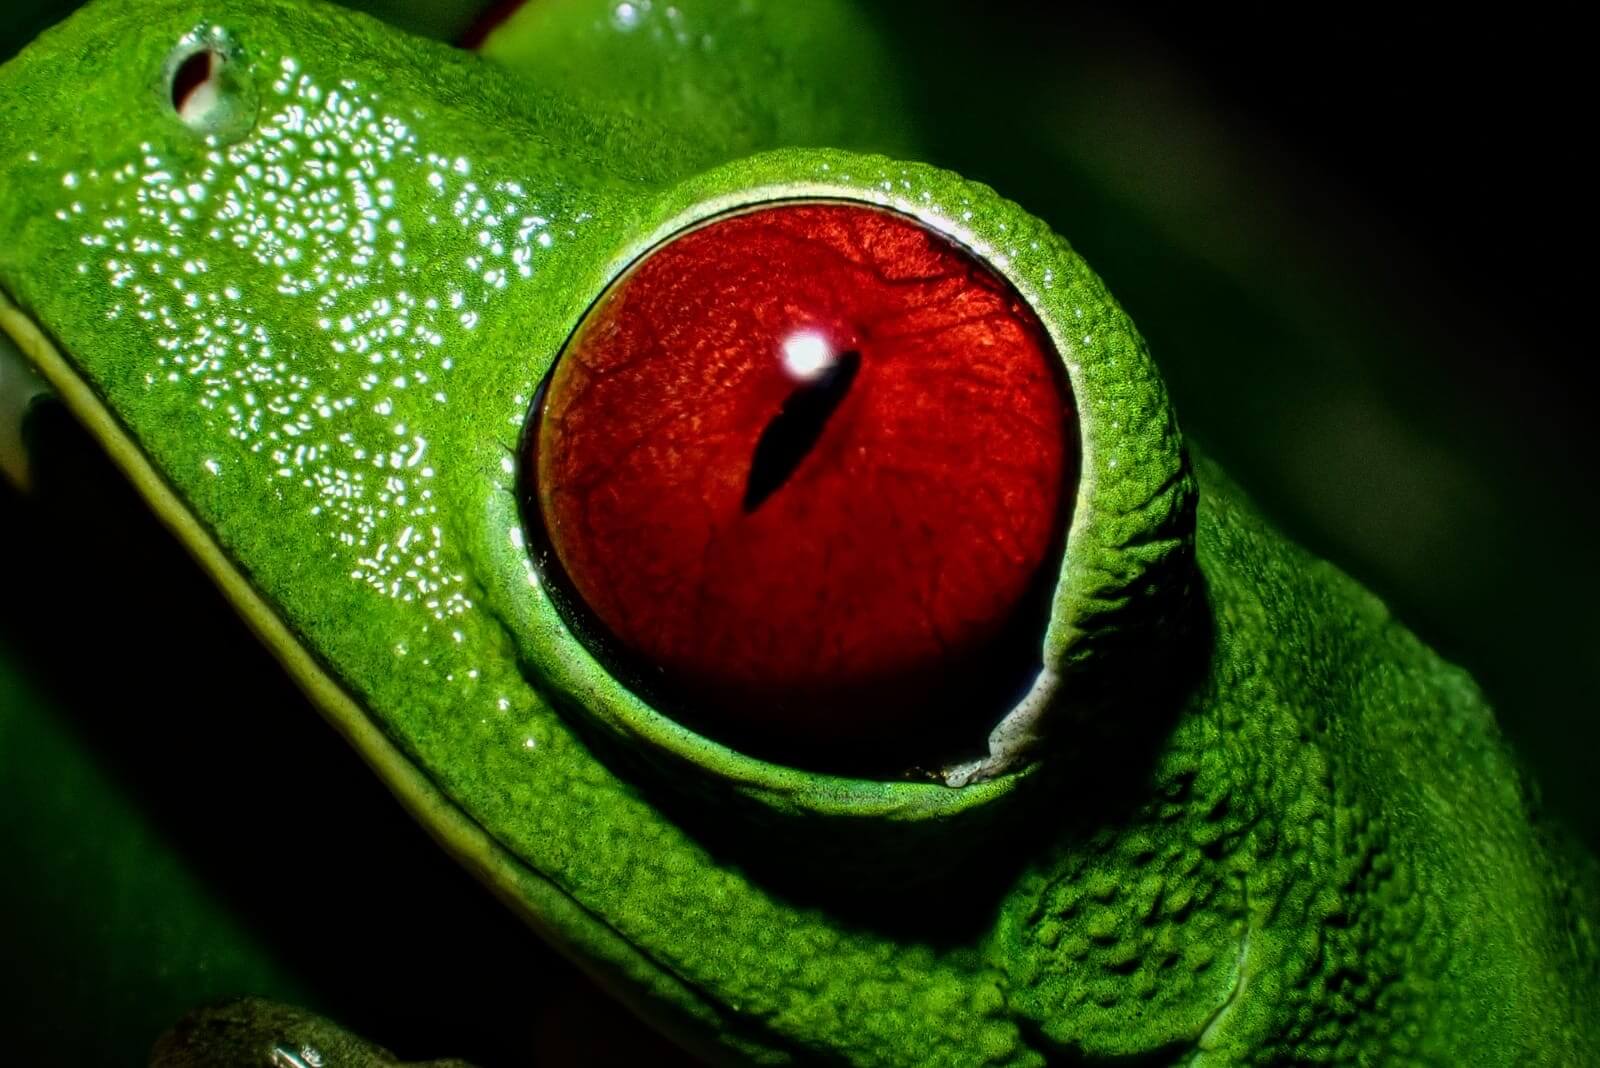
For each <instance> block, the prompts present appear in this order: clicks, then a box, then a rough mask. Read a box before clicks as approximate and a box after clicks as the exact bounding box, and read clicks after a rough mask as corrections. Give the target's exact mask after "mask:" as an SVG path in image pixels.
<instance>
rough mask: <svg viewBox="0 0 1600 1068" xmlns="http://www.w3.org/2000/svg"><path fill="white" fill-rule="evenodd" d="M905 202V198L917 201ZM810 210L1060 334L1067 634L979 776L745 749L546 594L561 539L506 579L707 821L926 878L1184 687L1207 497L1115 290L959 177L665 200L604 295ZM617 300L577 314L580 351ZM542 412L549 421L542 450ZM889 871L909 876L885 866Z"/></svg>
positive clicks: (608, 734)
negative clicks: (716, 818) (851, 768)
mask: <svg viewBox="0 0 1600 1068" xmlns="http://www.w3.org/2000/svg"><path fill="white" fill-rule="evenodd" d="M901 187H903V188H904V189H906V190H907V191H906V192H905V193H904V195H901V194H899V193H896V192H895V190H896V189H897V188H901ZM919 190H923V191H927V192H928V193H929V194H930V195H929V196H928V197H926V198H924V197H919V196H917V195H916V193H917V192H918V191H919ZM795 203H804V204H843V205H856V206H859V207H863V208H876V209H879V210H887V211H889V212H892V213H894V214H896V215H897V216H899V217H902V218H906V219H909V220H914V221H915V223H916V224H917V225H919V226H921V227H926V228H927V229H928V230H931V231H933V232H935V233H937V234H939V235H942V238H943V239H944V240H948V241H950V242H953V243H954V244H955V245H956V246H957V247H959V248H960V249H962V250H963V251H964V252H965V254H967V255H970V256H972V257H974V258H976V259H977V260H978V261H979V262H980V263H981V264H982V265H984V266H985V267H986V268H987V269H988V270H989V271H992V272H994V273H995V274H996V275H998V276H1000V277H1001V278H1002V279H1003V280H1004V282H1005V283H1007V284H1008V285H1009V286H1010V287H1012V288H1013V289H1014V290H1015V293H1016V294H1017V295H1018V296H1019V297H1020V298H1021V300H1022V301H1023V302H1024V303H1025V305H1026V307H1027V308H1028V309H1030V310H1031V312H1032V314H1033V315H1034V316H1036V317H1037V319H1038V322H1039V324H1040V325H1041V326H1042V328H1043V330H1044V332H1045V333H1046V334H1047V335H1048V338H1049V341H1050V344H1051V346H1052V348H1053V351H1052V353H1051V355H1052V357H1053V358H1055V359H1059V361H1060V363H1061V367H1062V369H1063V370H1064V372H1065V378H1066V381H1067V384H1068V385H1069V386H1070V392H1071V398H1072V401H1073V402H1074V404H1075V406H1076V416H1077V419H1076V427H1075V429H1076V432H1077V434H1078V435H1079V442H1078V445H1079V448H1080V454H1081V455H1080V464H1081V467H1080V468H1079V470H1078V472H1077V477H1076V478H1075V480H1074V483H1073V485H1071V486H1068V487H1065V488H1064V494H1065V495H1066V497H1067V498H1068V501H1069V503H1070V507H1071V511H1070V516H1071V519H1070V527H1069V528H1068V530H1067V532H1066V537H1065V544H1064V546H1063V547H1062V549H1061V551H1060V554H1059V556H1058V557H1057V558H1056V559H1057V560H1058V561H1059V563H1058V564H1057V565H1053V566H1057V567H1058V573H1057V574H1055V575H1054V576H1052V578H1053V581H1052V582H1051V583H1050V589H1049V597H1048V606H1047V608H1048V612H1047V615H1048V621H1047V623H1046V624H1045V625H1044V627H1043V628H1042V629H1043V633H1042V634H1038V635H1035V636H1034V639H1033V640H1034V641H1036V642H1037V646H1036V648H1037V652H1038V654H1039V656H1040V659H1041V660H1042V664H1043V669H1042V671H1041V672H1040V674H1039V677H1038V682H1037V684H1036V685H1035V686H1034V688H1033V690H1032V691H1031V692H1030V694H1029V695H1028V696H1027V697H1025V698H1023V699H1022V700H1020V701H1018V702H1017V703H1016V704H1015V705H1014V706H1012V707H1010V708H1009V709H1008V710H1006V711H1005V712H1004V714H1002V715H1000V716H999V717H998V718H997V720H996V721H994V722H993V724H992V726H991V727H990V728H988V729H987V730H986V732H985V733H987V737H986V738H980V739H978V740H977V743H978V744H977V745H976V746H975V752H973V753H972V754H971V755H970V756H968V757H966V758H965V759H961V760H957V761H952V762H950V763H947V764H944V765H941V766H936V767H918V768H915V769H910V770H909V771H901V772H899V773H895V772H894V771H892V770H891V771H890V772H888V773H886V774H860V773H846V774H836V773H829V772H826V771H817V770H808V769H806V768H804V767H796V766H789V765H786V764H785V763H783V762H782V761H781V759H773V758H772V756H771V755H770V754H763V757H765V759H762V758H757V757H755V756H752V755H750V754H749V753H746V752H742V751H741V750H740V749H739V748H738V747H737V746H734V745H728V744H723V743H721V742H719V741H717V740H716V739H715V738H713V737H711V736H708V735H707V734H704V733H701V732H699V731H697V730H694V729H691V728H690V727H689V726H686V725H685V724H684V723H683V722H680V721H679V720H678V719H677V718H675V717H674V716H672V715H668V714H666V713H665V712H663V711H662V710H661V709H660V708H659V707H657V706H656V705H655V704H654V703H653V702H652V701H650V700H648V699H646V698H643V697H641V696H639V694H638V693H636V692H634V691H633V690H631V689H630V688H629V687H628V686H627V685H625V684H624V683H623V682H620V681H619V680H618V679H617V678H616V677H615V676H614V675H613V673H612V672H611V671H610V670H608V668H607V666H606V664H604V663H602V659H604V658H606V657H607V656H608V655H609V654H608V652H607V650H606V647H605V643H604V641H603V640H602V641H600V642H595V643H592V647H591V645H588V644H586V643H585V640H584V639H585V638H586V637H592V636H591V635H584V634H580V633H578V631H580V630H581V626H580V627H577V628H575V627H574V626H573V623H572V614H571V613H570V612H568V611H567V609H568V608H569V607H570V606H567V605H563V604H561V603H560V597H561V596H562V591H561V584H560V583H559V582H546V581H544V578H545V577H546V575H547V574H548V572H549V571H550V560H551V554H550V553H549V552H548V551H546V552H544V553H543V554H541V552H540V541H539V538H540V532H539V531H537V530H530V531H529V533H528V536H527V540H526V541H525V542H522V543H521V544H522V545H530V546H532V547H533V554H532V558H531V559H530V555H529V553H528V551H527V549H525V548H522V547H521V546H520V545H519V546H518V547H516V548H515V549H514V550H513V554H512V555H513V556H514V557H515V558H511V557H508V558H507V559H506V561H505V565H504V566H503V567H501V568H499V569H498V571H499V573H500V574H501V575H503V576H504V577H505V583H504V585H503V586H502V587H501V588H500V589H501V590H502V595H501V596H500V597H499V598H498V599H499V601H500V607H501V608H502V609H503V610H504V612H505V614H506V615H507V617H508V619H509V621H510V623H511V626H512V630H513V632H514V635H515V637H516V638H517V639H518V643H519V647H520V652H521V659H522V663H523V667H524V670H525V671H527V672H528V673H529V675H530V676H531V677H532V678H534V679H535V680H536V681H537V683H538V684H539V686H540V688H541V689H542V690H544V691H545V692H546V693H548V694H550V695H551V696H552V698H553V699H554V700H555V701H556V703H557V704H558V705H559V706H560V707H562V708H563V710H564V711H565V712H566V714H567V717H568V718H569V720H570V721H571V722H572V723H573V724H574V726H575V727H576V728H577V729H578V730H579V731H580V732H581V733H582V734H583V735H584V736H585V737H586V738H588V739H590V740H591V744H593V745H594V746H595V747H596V748H597V750H600V751H603V752H604V753H606V754H608V755H609V756H610V757H611V758H612V759H614V760H615V761H616V762H617V763H618V764H619V765H622V766H625V767H627V768H628V769H630V774H636V775H638V776H642V777H643V778H645V779H648V780H649V781H650V782H652V783H655V784H657V785H658V786H660V787H662V788H664V789H667V790H669V791H671V792H674V793H677V794H679V795H681V796H683V797H684V798H686V799H687V801H686V803H687V804H688V805H689V806H690V808H691V810H693V809H696V808H702V807H704V806H706V805H707V804H709V805H711V806H712V808H713V809H715V810H716V811H719V812H721V813H722V814H723V816H726V814H727V813H729V812H733V813H739V814H742V815H743V817H744V818H743V819H742V821H737V822H741V823H742V825H744V826H746V827H750V828H771V827H772V826H773V825H774V823H775V822H776V823H778V824H781V825H782V826H783V827H784V828H786V833H792V834H799V835H802V836H804V837H806V838H807V839H808V840H810V839H814V841H810V842H809V845H808V846H807V847H806V848H807V849H816V850H820V851H821V852H822V853H823V854H827V855H835V856H837V857H838V858H841V859H840V862H839V865H838V866H837V869H836V870H837V871H839V872H841V873H843V872H849V871H852V870H854V868H855V865H854V864H853V863H852V862H851V859H850V858H852V857H854V858H856V859H858V860H859V859H860V858H861V857H864V856H869V855H871V856H878V855H880V854H881V853H882V842H883V834H884V833H885V831H886V830H889V829H893V832H894V836H895V840H896V842H898V843H900V845H904V846H906V847H907V848H906V850H904V851H902V850H900V848H899V846H897V847H896V852H897V854H902V855H904V856H906V857H907V858H908V864H909V865H910V868H908V869H907V870H901V871H897V872H895V873H894V874H893V876H892V877H906V876H907V875H908V874H915V875H918V876H921V875H930V874H934V873H935V869H938V868H940V867H942V866H944V865H945V864H953V863H958V862H959V861H960V860H961V858H962V857H963V856H965V855H966V853H967V851H968V850H967V846H966V845H963V844H962V843H967V844H969V845H973V846H975V845H976V843H978V842H980V841H988V840H992V839H993V837H994V836H993V835H992V834H990V833H988V832H989V831H991V830H993V829H994V828H996V827H1001V826H1004V825H1009V824H1011V823H1014V822H1015V821H1016V817H1017V816H1018V814H1019V812H1018V808H1017V806H1019V805H1028V804H1031V803H1034V802H1032V801H1030V800H1029V799H1030V798H1033V799H1037V798H1039V797H1042V796H1045V795H1046V794H1048V793H1049V792H1050V790H1051V788H1052V787H1051V784H1052V783H1054V782H1056V781H1057V780H1058V779H1059V778H1061V777H1062V776H1063V775H1067V774H1070V772H1069V771H1067V770H1065V769H1069V768H1070V767H1071V766H1072V765H1073V761H1074V759H1082V758H1083V757H1085V756H1087V755H1088V754H1084V753H1082V752H1080V753H1079V755H1078V757H1076V758H1075V757H1073V756H1071V755H1070V754H1071V753H1072V752H1073V751H1074V749H1079V750H1082V749H1083V747H1086V746H1091V745H1093V744H1097V743H1093V742H1091V739H1097V738H1100V737H1102V736H1104V735H1107V734H1113V733H1115V732H1116V730H1118V729H1120V726H1126V725H1128V723H1129V722H1130V721H1131V720H1135V719H1137V717H1139V716H1141V715H1143V714H1144V709H1145V708H1146V707H1147V706H1148V705H1149V700H1148V698H1147V697H1145V696H1144V691H1146V690H1148V689H1149V685H1147V680H1150V679H1160V678H1163V677H1165V673H1166V672H1167V666H1168V665H1169V664H1170V663H1171V662H1173V661H1175V660H1176V659H1178V658H1180V657H1181V654H1182V651H1183V648H1184V646H1185V640H1184V636H1185V634H1186V633H1187V628H1188V621H1189V620H1190V618H1191V615H1192V613H1191V611H1190V609H1191V606H1192V604H1193V602H1194V600H1195V595H1196V590H1197V586H1198V583H1197V580H1196V576H1195V569H1194V557H1193V543H1194V539H1193V533H1194V512H1195V495H1196V489H1195V483H1194V479H1193V477H1192V474H1191V472H1190V470H1189V466H1188V461H1187V457H1186V453H1185V450H1184V448H1183V443H1182V438H1181V435H1180V433H1179V431H1178V428H1177V423H1176V420H1175V418H1174V416H1173V413H1172V410H1171V407H1170V404H1169V403H1168V399H1167V396H1166V392H1165V387H1164V385H1163V384H1162V382H1161V379H1160V376H1159V375H1158V373H1157V372H1156V369H1155V366H1154V364H1153V362H1152V360H1151V358H1150V355H1149V353H1148V351H1147V349H1146V347H1145V345H1144V343H1143V341H1142V340H1141V339H1140V337H1139V336H1138V334H1137V332H1136V331H1135V329H1134V327H1133V325H1132V324H1131V323H1130V322H1129V321H1128V319H1127V317H1126V316H1125V315H1124V313H1123V312H1122V311H1121V309H1120V308H1119V307H1118V306H1117V305H1116V303H1115V302H1114V301H1113V300H1112V299H1111V298H1110V297H1109V295H1108V294H1107V293H1106V292H1105V290H1104V287H1103V285H1102V284H1101V283H1100V281H1099V279H1098V278H1097V277H1095V276H1094V274H1093V273H1092V272H1091V271H1090V270H1089V269H1088V267H1086V266H1085V265H1084V264H1083V262H1082V261H1081V260H1080V259H1079V258H1078V257H1077V255H1076V254H1075V253H1074V252H1073V251H1072V250H1071V248H1070V247H1069V246H1068V245H1067V243H1066V242H1065V241H1064V240H1062V239H1061V238H1060V237H1058V236H1057V235H1055V234H1054V233H1053V232H1052V231H1051V230H1050V229H1049V228H1048V227H1047V226H1045V225H1044V224H1043V223H1042V222H1040V221H1039V220H1037V219H1034V218H1033V217H1032V216H1030V215H1028V214H1026V213H1024V212H1023V211H1021V210H1020V209H1019V208H1018V207H1017V206H1015V205H1013V204H1010V203H1009V202H1007V201H1004V200H1002V199H1001V198H999V197H998V196H997V195H996V194H994V192H993V191H991V190H989V189H988V188H987V187H984V186H980V185H977V184H975V183H969V182H965V181H963V180H961V179H959V178H957V177H956V176H954V175H950V174H948V173H947V172H942V171H938V170H935V169H934V168H930V167H923V166H920V165H913V164H901V163H894V162H891V161H888V160H883V159H879V158H874V157H862V156H858V155H854V154H847V153H819V152H814V151H808V152H803V153H802V152H778V153H771V154H768V155H764V156H758V157H755V158H754V159H752V160H747V161H742V162H741V163H739V164H737V165H733V166H730V167H728V168H723V169H721V170H719V171H714V172H711V173H709V174H707V175H702V176H699V177H698V178H695V179H690V180H689V181H686V182H684V183H683V184H682V185H680V186H677V187H674V188H673V189H671V190H669V191H668V192H667V193H666V194H664V195H663V196H662V198H661V200H660V202H659V203H657V204H656V205H654V209H653V210H654V214H655V217H656V219H657V220H658V221H657V222H656V224H655V225H654V226H649V227H645V228H641V230H640V231H639V232H640V233H641V234H642V235H643V236H642V237H641V238H640V239H639V240H637V241H635V242H633V243H632V244H630V245H629V246H628V247H626V248H623V249H620V250H619V252H618V254H617V256H616V257H615V259H614V261H613V267H612V268H611V269H610V270H609V271H608V272H607V274H606V280H607V284H606V285H605V286H602V287H599V288H601V289H602V291H603V292H609V291H610V290H611V289H612V287H613V286H615V285H616V284H617V280H618V279H619V278H622V279H625V278H627V277H629V273H630V272H632V271H635V270H638V269H639V266H640V265H641V264H644V263H648V262H649V261H650V259H651V257H653V256H655V255H657V254H659V253H660V252H661V251H662V250H664V249H670V248H671V247H672V246H673V243H674V242H675V241H676V240H678V239H680V238H681V237H682V236H683V235H685V234H692V233H695V232H696V231H697V230H698V229H700V228H703V227H705V226H707V225H708V224H710V223H713V222H716V221H721V220H725V219H729V218H736V217H738V216H740V215H741V214H750V213H754V212H756V211H758V210H762V209H765V208H769V207H771V206H773V205H777V204H795ZM603 299H604V296H603V295H601V296H597V297H596V304H594V305H591V307H590V309H589V310H588V311H587V312H585V313H583V314H582V315H579V316H577V318H576V319H575V321H574V322H573V323H572V327H571V332H570V333H569V335H568V341H567V342H566V343H564V344H563V349H565V348H566V346H567V345H570V344H571V343H572V342H571V338H572V337H573V336H575V335H576V334H577V333H578V332H580V331H581V326H582V324H583V323H584V322H585V321H586V320H587V318H588V316H589V315H592V314H594V310H595V308H596V307H598V306H599V303H600V302H601V301H603ZM804 355H805V353H801V356H804ZM797 358H798V357H797ZM863 366H865V364H864V363H863ZM546 382H547V384H548V379H546ZM547 388H548V387H547ZM841 410H843V409H841ZM537 414H538V405H535V410H534V412H533V413H532V415H531V417H530V424H529V430H528V434H529V436H530V439H531V438H532V436H533V435H534V434H535V433H536V427H537ZM521 455H522V457H523V468H522V469H521V470H520V471H519V475H518V480H519V484H518V485H515V486H508V490H510V491H511V492H508V493H505V494H502V495H497V503H496V505H495V509H496V519H495V522H496V523H497V524H503V526H501V529H504V528H505V527H512V528H515V529H518V530H523V529H524V527H523V518H524V515H525V509H524V507H523V506H524V505H526V504H527V503H528V501H529V499H530V498H531V497H536V492H531V491H530V489H529V487H530V473H529V470H528V464H529V461H528V459H527V457H528V456H529V455H531V453H530V451H529V450H528V449H524V450H522V453H521ZM779 492H780V493H781V492H782V491H781V490H780V491H779ZM773 500H774V501H776V500H777V498H773ZM535 506H537V502H536V501H535ZM768 506H769V505H767V504H762V505H761V507H768ZM502 540H503V539H502ZM513 541H516V539H513ZM596 650H598V655H597V652H596ZM1119 725H1120V726H1119ZM1058 772H1059V773H1060V774H1058ZM710 810H711V809H707V811H710ZM935 839H936V840H937V842H938V843H939V844H938V850H937V854H938V857H939V860H938V861H937V862H934V863H931V864H930V862H929V857H928V855H927V854H926V853H921V855H920V858H919V859H918V860H916V861H915V863H914V864H913V863H912V862H911V861H910V860H909V858H911V857H913V856H918V854H919V852H920V851H919V850H917V849H916V848H914V846H913V845H911V844H912V843H916V842H919V841H924V842H927V843H932V842H933V841H934V840H935ZM803 851H804V850H802V852H803ZM808 855H809V856H811V857H812V858H813V859H815V856H816V855H817V854H815V853H810V854H808ZM870 867H871V871H872V872H873V873H876V874H880V875H883V874H889V873H888V872H886V871H885V868H884V866H883V865H882V864H881V863H879V862H878V861H874V862H873V863H872V865H871V866H870ZM888 867H889V868H890V869H894V868H895V866H894V865H892V864H891V865H889V866H888ZM912 869H914V872H913V870H912Z"/></svg>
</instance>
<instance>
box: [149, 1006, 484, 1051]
mask: <svg viewBox="0 0 1600 1068" xmlns="http://www.w3.org/2000/svg"><path fill="white" fill-rule="evenodd" d="M150 1066H151V1068H405V1066H403V1065H402V1062H400V1061H398V1060H396V1059H395V1057H394V1055H393V1054H391V1053H390V1052H389V1051H388V1050H386V1049H384V1048H383V1047H381V1046H377V1045H374V1044H373V1043H371V1042H368V1041H366V1040H365V1039H362V1038H358V1037H357V1036H355V1035H353V1034H351V1033H350V1032H348V1031H346V1030H344V1029H343V1028H342V1027H339V1026H338V1025H337V1024H335V1023H333V1022H332V1021H331V1020H326V1019H324V1018H323V1017H321V1016H317V1015H316V1014H314V1013H310V1012H306V1011H305V1010H303V1009H297V1008H294V1007H293V1006H290V1005H280V1004H278V1003H277V1002H273V1001H266V1000H264V999H262V998H241V999H239V1000H237V1001H227V1002H222V1003H221V1004H217V1005H209V1006H206V1007H205V1008H201V1009H196V1010H195V1011H194V1012H191V1013H190V1014H189V1015H187V1016H185V1017H184V1018H183V1019H182V1020H179V1021H178V1023H177V1026H175V1027H173V1029H172V1030H170V1031H168V1032H167V1033H166V1034H164V1035H162V1036H161V1038H160V1039H158V1040H157V1041H156V1044H155V1048H154V1049H152V1050H151V1052H150ZM410 1068H469V1066H468V1065H467V1064H466V1062H464V1061H456V1060H449V1061H429V1062H428V1063H427V1064H426V1065H422V1064H414V1065H411V1066H410Z"/></svg>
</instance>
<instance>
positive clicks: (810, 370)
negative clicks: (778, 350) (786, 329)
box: [783, 330, 839, 382]
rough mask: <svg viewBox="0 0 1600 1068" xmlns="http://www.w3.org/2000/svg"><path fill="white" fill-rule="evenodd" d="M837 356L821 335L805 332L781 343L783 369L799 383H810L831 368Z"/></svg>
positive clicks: (791, 336) (793, 335)
mask: <svg viewBox="0 0 1600 1068" xmlns="http://www.w3.org/2000/svg"><path fill="white" fill-rule="evenodd" d="M838 358H839V354H838V353H837V352H835V351H833V345H831V344H830V343H829V342H828V339H827V338H825V337H823V336H822V335H821V334H818V333H814V332H812V331H809V330H806V331H802V332H800V333H797V334H792V335H790V336H789V337H787V338H785V339H784V342H783V369H784V370H785V371H787V372H789V375H790V376H791V377H793V378H795V379H797V380H799V381H801V382H812V381H815V380H816V379H817V377H818V376H819V375H821V374H822V372H824V371H826V370H827V369H828V368H830V367H832V366H833V365H834V363H835V362H836V361H837V360H838Z"/></svg>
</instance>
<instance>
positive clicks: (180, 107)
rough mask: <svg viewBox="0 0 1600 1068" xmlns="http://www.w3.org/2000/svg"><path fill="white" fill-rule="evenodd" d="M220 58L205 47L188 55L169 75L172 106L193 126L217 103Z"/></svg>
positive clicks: (180, 116)
mask: <svg viewBox="0 0 1600 1068" xmlns="http://www.w3.org/2000/svg"><path fill="white" fill-rule="evenodd" d="M221 66H222V57H221V56H219V55H217V54H216V53H215V52H213V51H212V50H211V49H209V48H202V49H200V50H199V51H197V52H194V53H193V54H191V55H190V56H189V57H188V58H187V59H185V60H184V61H183V62H182V63H180V64H178V69H177V70H176V71H174V72H173V75H172V109H173V110H174V111H176V112H177V113H178V117H179V118H181V119H182V120H183V121H184V122H186V123H188V124H189V125H191V126H193V125H196V124H197V123H199V122H201V121H203V120H204V118H205V116H206V115H207V114H208V113H209V112H210V111H211V109H212V108H213V107H215V106H216V103H217V71H218V69H219V68H220V67H221Z"/></svg>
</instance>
